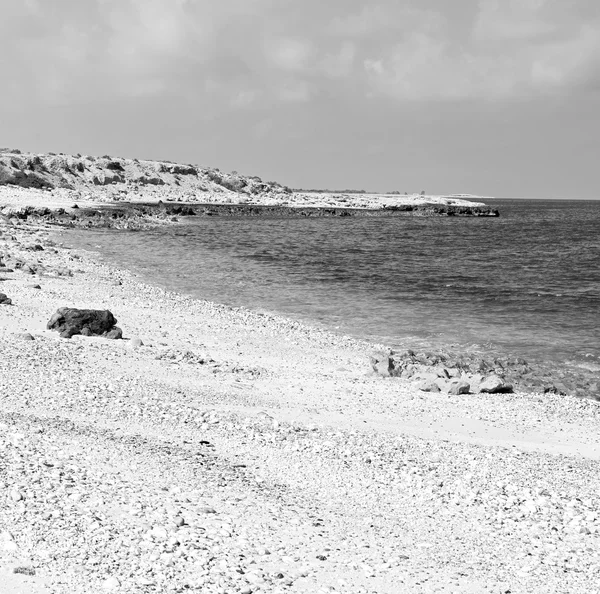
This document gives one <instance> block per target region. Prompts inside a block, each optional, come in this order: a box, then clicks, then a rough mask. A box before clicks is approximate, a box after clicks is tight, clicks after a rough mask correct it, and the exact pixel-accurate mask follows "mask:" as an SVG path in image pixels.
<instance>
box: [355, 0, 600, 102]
mask: <svg viewBox="0 0 600 594" xmlns="http://www.w3.org/2000/svg"><path fill="white" fill-rule="evenodd" d="M553 7H554V5H553V4H551V3H550V2H549V1H547V0H507V1H506V2H500V1H499V0H483V1H482V2H481V3H480V5H479V13H478V15H476V17H475V19H474V25H473V30H472V34H471V37H470V38H468V39H466V40H457V39H456V38H453V36H452V33H451V30H450V27H449V26H448V25H447V23H446V24H445V25H442V26H440V23H439V22H438V23H437V28H436V29H433V28H432V26H431V23H427V22H424V24H423V27H422V28H421V29H420V30H413V31H411V32H410V33H408V32H407V33H406V34H405V35H404V38H403V41H401V42H400V43H397V44H395V45H394V46H393V47H391V48H388V49H387V50H384V52H383V53H382V54H380V55H378V56H370V57H369V58H368V59H367V60H366V61H365V71H366V73H367V76H368V78H369V83H370V85H371V87H372V89H373V90H374V91H375V92H379V93H384V94H388V95H392V96H395V97H398V98H399V99H405V100H421V99H428V98H433V99H467V98H484V99H504V98H507V97H510V96H514V95H531V94H539V93H545V92H549V91H554V90H562V89H568V88H569V87H571V86H573V85H577V84H579V83H581V82H583V81H585V79H586V76H588V75H590V74H591V73H592V72H593V70H594V68H595V67H597V66H598V58H599V56H600V20H596V21H595V22H594V21H591V22H587V23H586V24H583V25H582V24H581V23H575V22H573V21H572V20H569V21H567V22H564V21H563V20H562V11H561V10H558V11H556V10H552V9H553ZM559 8H560V7H559Z"/></svg>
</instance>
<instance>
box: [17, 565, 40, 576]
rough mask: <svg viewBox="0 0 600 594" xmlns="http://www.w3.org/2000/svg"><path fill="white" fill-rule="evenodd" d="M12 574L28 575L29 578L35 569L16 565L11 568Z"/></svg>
mask: <svg viewBox="0 0 600 594" xmlns="http://www.w3.org/2000/svg"><path fill="white" fill-rule="evenodd" d="M12 572H13V573H18V574H21V575H29V576H34V575H35V569H34V568H33V567H31V566H29V565H17V566H16V567H13V570H12Z"/></svg>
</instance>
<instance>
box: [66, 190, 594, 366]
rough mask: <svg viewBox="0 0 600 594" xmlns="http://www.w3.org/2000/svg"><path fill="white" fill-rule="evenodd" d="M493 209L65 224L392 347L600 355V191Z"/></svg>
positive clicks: (230, 292)
mask: <svg viewBox="0 0 600 594" xmlns="http://www.w3.org/2000/svg"><path fill="white" fill-rule="evenodd" d="M488 204H489V205H490V206H494V207H497V208H499V209H500V212H501V217H500V218H497V219H496V218H454V217H450V218H445V217H431V218H430V217H381V218H349V217H347V218H318V219H317V218H315V219H310V218H287V219H286V218H225V217H223V218H220V217H198V218H195V217H187V218H185V219H183V220H184V224H182V225H179V226H176V227H172V228H168V229H157V230H152V231H142V232H131V231H115V230H91V231H87V230H86V231H81V230H70V231H68V232H67V233H66V236H65V237H64V241H65V243H66V244H67V245H71V246H73V247H79V248H85V249H88V250H92V251H96V252H99V253H100V254H101V256H102V257H103V258H104V259H105V260H106V261H108V262H110V263H114V264H117V265H119V266H122V267H126V268H129V269H130V270H133V271H135V272H138V273H140V274H141V275H142V277H143V278H144V280H146V281H148V282H151V283H154V284H156V285H159V286H162V287H165V288H168V289H170V290H175V291H178V292H182V293H186V294H189V295H192V296H195V297H198V298H202V299H208V300H211V301H216V302H219V303H225V304H229V305H233V306H245V307H248V308H251V309H256V310H260V311H271V312H275V313H280V314H283V315H285V316H288V317H292V318H296V319H299V320H303V321H307V322H310V323H313V324H316V325H320V326H324V327H328V328H330V329H332V330H335V331H336V332H339V333H342V334H349V335H352V336H355V337H357V338H363V339H368V340H373V341H377V342H383V343H386V344H389V345H392V346H395V347H402V348H405V347H412V348H427V349H438V348H440V347H444V348H463V349H476V350H488V349H489V350H494V351H502V352H505V353H510V354H515V355H520V356H524V357H525V358H533V359H544V360H556V361H566V360H568V361H587V362H589V363H592V364H597V363H598V362H599V361H600V201H550V200H548V201H540V200H493V201H488Z"/></svg>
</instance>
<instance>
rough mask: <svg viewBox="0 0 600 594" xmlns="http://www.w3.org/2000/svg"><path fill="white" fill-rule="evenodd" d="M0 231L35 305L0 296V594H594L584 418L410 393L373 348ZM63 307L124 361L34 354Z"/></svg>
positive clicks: (94, 347) (92, 342)
mask: <svg viewBox="0 0 600 594" xmlns="http://www.w3.org/2000/svg"><path fill="white" fill-rule="evenodd" d="M0 230H1V231H2V235H1V236H0V250H4V251H5V252H7V253H9V254H10V255H11V256H12V257H18V256H21V255H24V254H25V253H27V250H26V249H25V246H27V245H31V244H38V245H40V246H42V247H43V248H44V250H43V251H41V250H39V251H36V252H35V258H36V262H35V263H36V264H37V270H39V271H41V272H36V275H37V276H39V277H41V280H40V286H41V287H42V289H33V288H32V285H31V274H29V273H25V272H22V271H20V270H16V271H15V272H14V273H9V274H10V278H9V280H6V281H3V287H6V289H7V294H8V293H9V294H10V295H11V298H12V299H13V306H11V307H10V308H3V309H2V310H0V347H1V349H2V353H1V357H0V394H1V398H0V502H1V504H0V586H2V585H3V584H6V585H5V586H4V587H5V589H6V591H7V592H8V593H10V594H12V592H18V591H31V592H34V591H35V592H38V591H39V592H42V593H44V594H47V593H56V594H59V593H61V594H63V593H64V594H66V593H75V594H79V593H88V592H89V593H92V592H93V593H97V592H116V593H120V592H127V593H138V592H139V593H158V592H160V593H162V592H202V593H220V594H225V593H228V594H230V593H236V594H241V593H246V594H250V593H255V592H268V593H287V592H289V593H311V594H314V593H326V592H327V593H332V592H336V593H340V594H342V593H352V594H354V593H356V594H358V593H361V594H367V593H390V594H391V593H394V594H395V593H397V592H409V593H412V592H414V593H421V592H444V593H446V592H464V593H467V592H470V593H486V592H487V593H496V594H498V593H500V592H504V593H506V592H512V593H527V594H529V593H537V592H539V593H542V592H544V593H547V592H556V593H569V594H572V593H578V592H585V593H591V592H598V591H600V590H599V584H600V553H599V552H598V551H600V547H599V544H600V542H599V540H600V495H599V494H598V490H597V489H598V487H597V486H598V484H600V483H599V481H598V478H599V477H598V459H599V458H600V443H599V438H598V435H599V433H598V419H599V408H598V403H596V402H593V401H586V400H578V399H575V398H573V397H566V396H559V395H541V394H538V395H536V394H533V395H531V394H529V395H527V394H519V393H517V394H506V395H505V394H502V395H485V396H482V395H468V394H457V395H448V394H439V393H431V394H422V393H418V392H416V391H415V390H414V388H412V387H411V386H410V385H409V384H407V383H406V382H404V380H401V379H398V378H382V377H378V376H376V375H375V374H373V373H370V372H369V369H370V366H369V361H368V352H369V350H370V349H371V348H372V346H371V345H367V344H364V343H361V342H357V341H354V340H352V339H350V338H349V337H341V336H336V335H333V334H330V333H328V332H326V331H323V330H320V329H316V328H311V327H308V326H304V325H302V324H300V323H298V322H296V321H293V320H286V319H283V318H278V317H276V316H271V315H269V314H266V315H261V314H258V313H254V312H250V311H248V310H244V309H241V308H237V309H232V308H228V307H225V306H219V305H216V304H211V303H208V302H202V301H195V300H192V299H189V298H187V297H184V296H180V295H175V294H172V293H168V292H165V291H162V290H160V289H157V288H155V287H151V286H148V285H144V284H143V283H140V282H138V280H137V279H136V278H135V277H134V276H133V275H131V274H129V273H127V272H126V271H115V270H114V269H112V268H110V267H108V266H106V265H104V264H102V263H101V262H99V261H98V260H97V259H96V258H95V257H93V256H92V255H89V254H85V253H79V252H78V253H74V252H73V251H72V250H68V249H65V248H62V247H57V246H55V245H53V242H52V241H51V240H50V236H49V234H48V233H49V232H48V230H47V229H46V228H44V227H43V226H42V227H33V226H27V225H20V226H19V229H18V230H16V229H15V228H14V227H12V226H10V227H8V226H6V225H5V226H4V227H2V228H1V229H0ZM29 257H31V253H29ZM65 268H66V269H68V270H71V271H72V272H73V276H69V275H64V274H62V275H59V274H56V273H55V271H56V270H61V269H65ZM117 277H118V278H119V279H120V280H121V285H116V284H115V283H114V280H115V278H117ZM67 305H68V306H73V307H78V306H81V307H90V308H109V309H110V310H111V311H112V312H113V313H114V314H115V316H116V317H117V318H118V320H119V325H120V326H122V327H123V331H124V336H125V337H126V338H127V339H128V340H123V341H118V340H117V341H108V340H105V339H102V338H86V337H74V338H73V339H70V340H66V339H60V338H59V337H58V336H57V335H55V334H52V333H50V332H48V331H46V330H45V322H46V321H47V319H48V318H49V317H50V315H51V314H52V313H53V312H54V311H56V309H57V307H60V306H67ZM25 333H28V334H30V335H31V336H32V337H33V338H34V340H22V339H21V336H22V335H23V334H25ZM17 337H18V339H16V338H17ZM24 580H26V581H24ZM24 584H25V585H24ZM17 587H19V588H28V589H22V590H18V589H17ZM0 592H3V594H4V590H2V587H0Z"/></svg>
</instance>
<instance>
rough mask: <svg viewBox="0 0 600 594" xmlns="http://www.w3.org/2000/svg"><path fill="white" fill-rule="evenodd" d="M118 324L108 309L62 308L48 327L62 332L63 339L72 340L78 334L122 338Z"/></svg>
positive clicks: (51, 319) (52, 318)
mask: <svg viewBox="0 0 600 594" xmlns="http://www.w3.org/2000/svg"><path fill="white" fill-rule="evenodd" d="M116 323H117V320H116V319H115V317H114V316H113V315H112V313H111V312H110V311H108V310H107V309H105V310H99V309H76V308H71V307H61V308H60V309H58V310H57V311H56V313H55V314H54V315H53V316H52V317H51V318H50V320H49V321H48V324H47V326H46V327H47V328H48V330H56V331H57V332H60V336H61V338H71V337H72V336H75V335H76V334H82V335H83V336H103V337H105V338H113V339H117V338H122V337H123V334H122V331H121V329H120V328H118V327H117V326H116Z"/></svg>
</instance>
